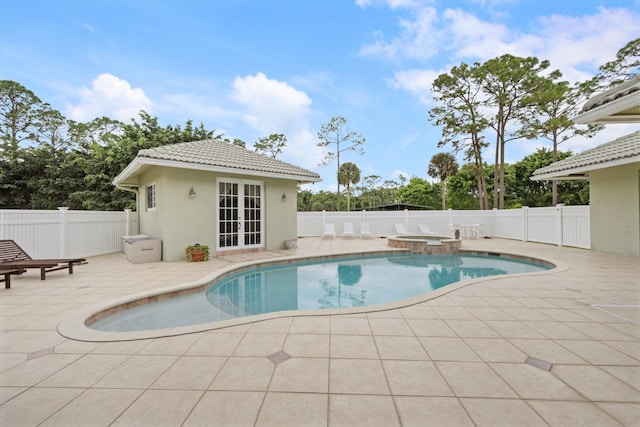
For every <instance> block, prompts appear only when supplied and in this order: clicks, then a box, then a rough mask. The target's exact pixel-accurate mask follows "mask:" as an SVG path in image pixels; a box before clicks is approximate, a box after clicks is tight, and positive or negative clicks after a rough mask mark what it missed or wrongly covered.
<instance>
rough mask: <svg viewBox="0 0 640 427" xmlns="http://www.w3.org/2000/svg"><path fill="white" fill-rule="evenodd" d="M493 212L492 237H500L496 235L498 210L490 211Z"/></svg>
mask: <svg viewBox="0 0 640 427" xmlns="http://www.w3.org/2000/svg"><path fill="white" fill-rule="evenodd" d="M491 211H492V212H493V237H501V236H499V235H498V208H493V209H491Z"/></svg>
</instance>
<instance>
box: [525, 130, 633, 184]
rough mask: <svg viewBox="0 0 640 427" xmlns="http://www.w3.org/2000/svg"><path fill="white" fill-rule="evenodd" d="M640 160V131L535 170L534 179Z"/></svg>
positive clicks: (563, 175) (583, 171)
mask: <svg viewBox="0 0 640 427" xmlns="http://www.w3.org/2000/svg"><path fill="white" fill-rule="evenodd" d="M636 162H640V131H636V132H634V133H632V134H630V135H626V136H623V137H620V138H618V139H616V140H614V141H611V142H607V143H606V144H602V145H598V146H597V147H595V148H592V149H590V150H586V151H583V152H582V153H579V154H576V155H574V156H571V157H568V158H566V159H564V160H560V161H559V162H555V163H552V164H550V165H549V166H545V167H543V168H540V169H537V170H536V171H535V172H533V176H532V179H534V180H544V179H551V178H556V179H558V178H562V177H564V178H569V177H570V176H571V175H583V174H584V173H585V172H589V171H592V170H597V169H604V168H607V167H611V166H617V165H622V164H629V163H636Z"/></svg>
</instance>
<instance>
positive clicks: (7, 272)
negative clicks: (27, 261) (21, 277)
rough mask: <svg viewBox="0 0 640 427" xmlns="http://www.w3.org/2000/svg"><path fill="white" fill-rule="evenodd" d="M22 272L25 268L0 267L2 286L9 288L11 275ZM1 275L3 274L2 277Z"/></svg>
mask: <svg viewBox="0 0 640 427" xmlns="http://www.w3.org/2000/svg"><path fill="white" fill-rule="evenodd" d="M24 272H25V270H23V269H21V268H6V269H2V268H0V282H4V288H5V289H9V288H11V275H12V274H22V273H24ZM2 276H4V279H3V278H2Z"/></svg>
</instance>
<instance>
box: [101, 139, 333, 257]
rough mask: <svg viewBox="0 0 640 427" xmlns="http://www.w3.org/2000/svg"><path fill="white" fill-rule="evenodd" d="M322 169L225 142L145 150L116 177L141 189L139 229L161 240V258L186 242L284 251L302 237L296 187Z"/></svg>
mask: <svg viewBox="0 0 640 427" xmlns="http://www.w3.org/2000/svg"><path fill="white" fill-rule="evenodd" d="M319 181H321V179H320V175H318V174H317V173H315V172H312V171H309V170H307V169H304V168H300V167H297V166H294V165H292V164H289V163H286V162H283V161H280V160H277V159H275V158H272V157H268V156H265V155H262V154H259V153H256V152H253V151H250V150H247V149H245V148H243V147H240V146H237V145H233V144H230V143H227V142H224V141H220V140H213V139H209V140H203V141H193V142H185V143H179V144H172V145H165V146H162V147H157V148H151V149H144V150H140V151H139V152H138V154H137V156H136V157H135V159H133V161H131V163H129V165H128V166H127V167H126V168H125V169H124V170H123V171H122V172H121V173H120V174H119V175H118V176H117V177H116V178H115V179H114V180H113V184H114V185H116V186H117V187H118V188H121V189H124V190H129V191H133V192H135V193H136V194H137V211H138V214H139V228H140V233H141V234H144V235H148V236H153V237H155V238H159V239H161V240H162V259H163V260H165V261H177V260H181V259H185V250H186V248H187V246H190V245H194V244H196V243H197V244H200V245H206V246H209V250H210V255H211V256H216V255H220V254H233V253H239V252H255V251H263V250H277V249H282V248H284V247H285V244H286V242H289V241H292V240H295V239H296V238H297V218H296V215H297V186H298V184H303V183H313V182H319Z"/></svg>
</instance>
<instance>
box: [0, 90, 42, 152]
mask: <svg viewBox="0 0 640 427" xmlns="http://www.w3.org/2000/svg"><path fill="white" fill-rule="evenodd" d="M41 103H42V101H40V98H38V97H37V96H36V95H35V94H34V93H33V92H31V91H30V90H28V89H27V88H25V87H24V86H22V85H21V84H20V83H16V82H14V81H11V80H0V156H2V157H4V158H7V159H10V160H15V159H17V155H18V148H19V147H20V143H21V142H22V141H24V140H29V139H33V136H34V122H35V117H36V115H37V110H38V107H39V106H40V104H41Z"/></svg>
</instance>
